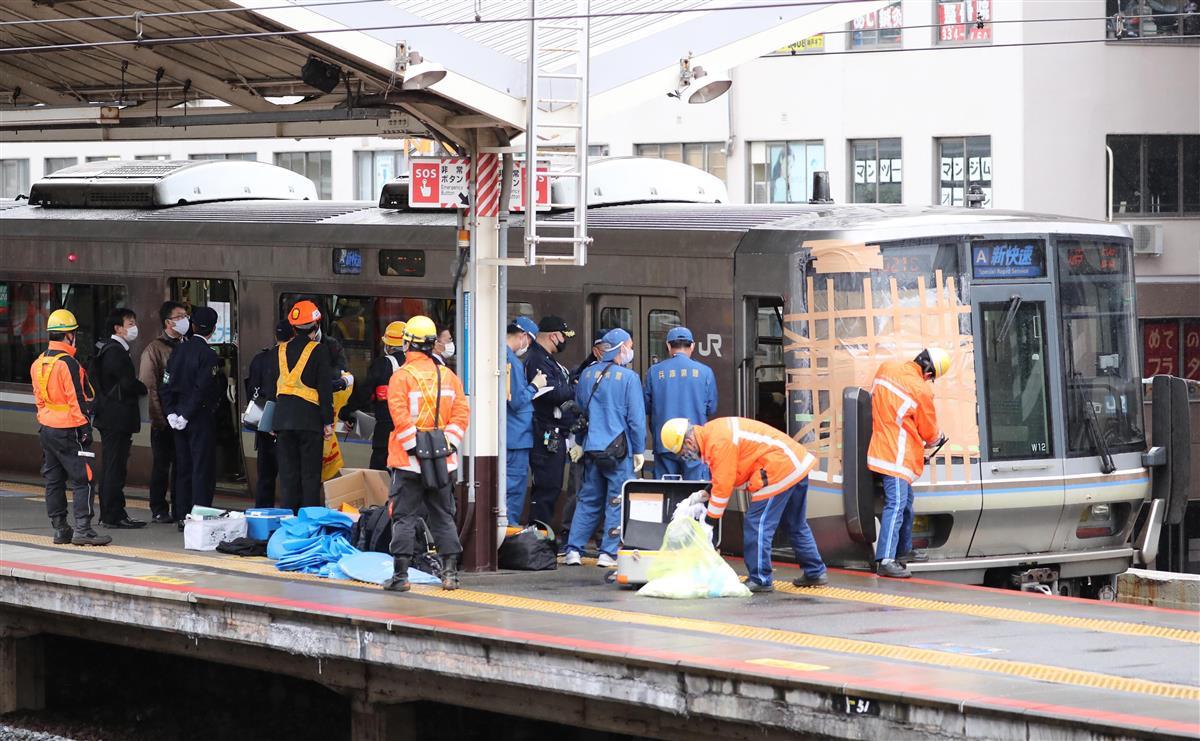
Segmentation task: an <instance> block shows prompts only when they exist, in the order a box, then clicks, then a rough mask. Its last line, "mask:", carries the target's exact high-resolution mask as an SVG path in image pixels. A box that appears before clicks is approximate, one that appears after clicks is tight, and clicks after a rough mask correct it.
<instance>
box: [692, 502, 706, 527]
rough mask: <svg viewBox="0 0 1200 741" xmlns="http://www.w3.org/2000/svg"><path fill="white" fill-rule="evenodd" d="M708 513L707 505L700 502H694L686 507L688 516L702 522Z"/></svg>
mask: <svg viewBox="0 0 1200 741" xmlns="http://www.w3.org/2000/svg"><path fill="white" fill-rule="evenodd" d="M707 514H708V505H707V504H704V503H702V502H696V503H695V504H693V505H691V506H690V507H688V517H691V518H692V519H693V520H696V521H697V522H701V523H703V522H704V517H705V516H706V515H707Z"/></svg>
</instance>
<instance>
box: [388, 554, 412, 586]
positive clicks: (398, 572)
mask: <svg viewBox="0 0 1200 741" xmlns="http://www.w3.org/2000/svg"><path fill="white" fill-rule="evenodd" d="M383 588H384V589H386V590H388V591H389V592H407V591H408V590H410V589H412V585H411V584H409V583H408V559H407V558H400V557H396V558H395V559H393V560H392V578H391V579H388V580H387V581H385V582H384V583H383Z"/></svg>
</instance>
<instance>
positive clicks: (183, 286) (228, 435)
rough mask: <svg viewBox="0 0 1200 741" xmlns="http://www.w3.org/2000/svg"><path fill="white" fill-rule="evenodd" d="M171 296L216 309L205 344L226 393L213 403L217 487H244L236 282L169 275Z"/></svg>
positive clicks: (194, 305) (189, 305)
mask: <svg viewBox="0 0 1200 741" xmlns="http://www.w3.org/2000/svg"><path fill="white" fill-rule="evenodd" d="M170 286H171V299H172V300H173V301H178V302H180V303H182V304H184V305H185V306H187V307H188V310H189V311H191V310H192V309H193V308H195V307H197V306H207V307H209V308H211V309H213V310H214V311H216V312H217V329H216V331H215V332H213V336H212V337H211V338H209V344H210V345H212V348H213V349H214V350H216V351H217V356H218V357H219V358H220V359H221V364H220V366H218V370H219V372H220V373H221V374H222V375H223V376H224V379H225V384H226V389H227V390H226V393H225V394H224V395H223V396H222V397H221V403H220V406H218V407H217V431H216V439H217V456H216V458H217V488H218V489H221V488H224V489H233V490H235V491H237V492H238V493H244V492H245V490H246V471H245V459H244V458H243V457H242V439H241V432H240V431H241V425H240V424H239V420H238V409H237V406H238V405H237V399H238V393H237V390H238V384H239V378H240V373H241V371H240V367H239V366H238V347H237V341H238V334H237V327H238V300H237V287H236V286H237V284H236V282H235V281H234V280H232V279H228V278H171V280H170Z"/></svg>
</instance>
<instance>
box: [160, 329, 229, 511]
mask: <svg viewBox="0 0 1200 741" xmlns="http://www.w3.org/2000/svg"><path fill="white" fill-rule="evenodd" d="M191 325H192V331H193V334H192V335H191V336H189V337H187V338H185V339H184V340H183V341H182V342H180V343H179V347H176V348H175V350H174V351H172V352H171V357H170V358H169V359H168V360H167V381H166V384H165V385H164V386H163V391H162V401H163V411H164V412H166V414H167V424H169V425H170V426H171V429H173V430H175V508H174V509H175V512H176V513H177V516H178V517H180V518H183V517H186V516H187V515H188V514H189V513H190V512H191V511H192V506H193V505H200V506H202V507H210V506H212V500H213V494H214V493H215V490H216V465H217V462H216V429H217V427H216V425H217V420H216V413H217V408H218V406H219V403H220V400H221V395H222V394H224V393H225V388H224V387H223V386H221V384H220V379H219V377H218V365H219V362H220V358H219V357H217V353H216V351H215V350H213V349H212V348H211V347H209V345H208V338H209V337H212V335H213V332H215V331H216V329H217V312H216V311H214V310H213V309H211V308H209V307H207V306H198V307H196V309H195V311H193V312H192V320H191ZM179 529H180V530H183V520H182V519H180V521H179Z"/></svg>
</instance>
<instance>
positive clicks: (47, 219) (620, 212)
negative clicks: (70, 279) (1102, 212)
mask: <svg viewBox="0 0 1200 741" xmlns="http://www.w3.org/2000/svg"><path fill="white" fill-rule="evenodd" d="M552 219H554V220H563V221H568V220H570V219H571V214H570V212H565V213H559V214H555V215H554V216H553V217H552ZM0 221H2V222H3V223H4V224H5V226H4V229H3V232H4V233H6V234H7V235H8V236H18V235H22V234H23V235H26V236H29V235H36V234H39V233H44V232H43V230H49V231H53V232H58V231H59V229H62V228H66V229H70V228H71V227H70V226H68V225H69V224H71V223H78V222H110V223H111V222H119V223H122V224H125V225H128V226H130V227H133V226H134V225H145V226H147V227H149V226H150V225H154V224H158V225H166V224H180V225H185V224H186V225H191V226H199V225H201V224H205V223H207V224H221V225H225V226H226V227H227V226H231V225H235V224H272V225H276V226H284V225H297V226H308V227H310V228H311V226H312V225H328V226H336V227H343V228H344V227H347V226H357V227H368V228H369V227H397V226H399V227H409V228H412V227H418V228H419V227H453V226H454V225H455V224H456V217H455V214H454V213H453V212H452V211H450V210H442V211H410V210H393V209H381V208H378V207H377V206H376V205H375V204H374V203H371V202H365V201H348V202H337V201H226V202H218V203H201V204H192V205H184V206H172V207H167V208H158V209H76V208H45V207H42V206H31V205H28V204H26V203H23V202H17V201H7V202H2V203H0ZM51 223H54V224H58V225H59V229H55V228H53V227H49V224H51ZM510 223H511V224H512V225H513V226H516V227H520V226H521V225H522V223H523V218H522V216H521V215H520V214H513V216H512V218H511V221H510ZM588 225H589V228H593V229H599V230H610V229H636V230H670V231H707V232H727V233H728V232H734V233H746V232H750V231H755V230H765V231H778V232H798V231H803V232H824V233H840V234H844V233H848V232H853V233H855V234H857V235H861V236H864V237H868V238H869V237H871V236H872V235H874V234H879V235H885V234H886V235H888V236H887V238H889V239H895V238H903V237H904V236H905V235H911V236H914V237H916V236H923V235H930V234H937V233H942V234H947V233H955V234H961V233H969V234H976V233H979V234H987V233H998V232H1000V233H1003V232H1011V233H1016V232H1026V233H1028V232H1052V233H1079V232H1083V233H1088V234H1098V235H1104V236H1113V237H1127V236H1128V231H1127V229H1126V227H1125V226H1124V225H1121V224H1115V223H1110V222H1105V221H1093V220H1089V219H1080V218H1072V217H1064V216H1054V215H1047V214H1035V213H1028V212H1023V211H1007V210H997V209H968V208H946V207H941V206H908V205H899V204H895V205H893V204H869V205H868V204H773V205H765V204H755V205H751V204H747V205H735V204H693V203H639V204H627V205H612V206H598V207H593V208H590V209H589V210H588ZM113 226H115V224H113ZM151 228H153V227H151ZM138 231H141V229H139V230H138Z"/></svg>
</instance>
